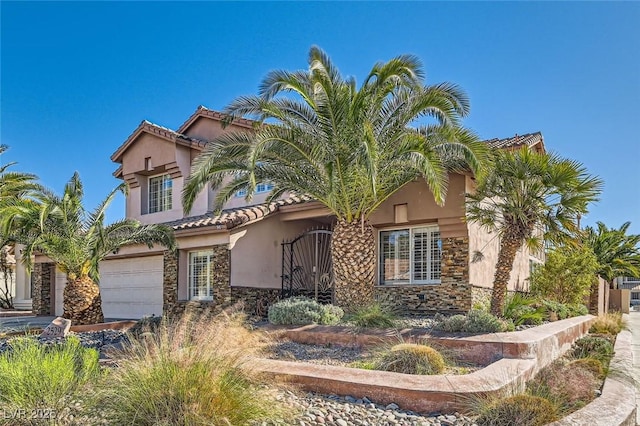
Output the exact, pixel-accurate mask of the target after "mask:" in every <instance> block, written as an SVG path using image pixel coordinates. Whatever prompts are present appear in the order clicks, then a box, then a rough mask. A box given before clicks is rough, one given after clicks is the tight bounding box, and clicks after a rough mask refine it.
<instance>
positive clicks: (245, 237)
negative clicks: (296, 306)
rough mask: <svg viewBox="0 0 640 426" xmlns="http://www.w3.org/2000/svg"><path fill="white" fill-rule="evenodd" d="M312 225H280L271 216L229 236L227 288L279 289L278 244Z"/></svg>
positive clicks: (277, 220) (305, 223) (279, 248)
mask: <svg viewBox="0 0 640 426" xmlns="http://www.w3.org/2000/svg"><path fill="white" fill-rule="evenodd" d="M313 226H314V222H313V221H311V220H299V221H291V222H282V221H280V219H279V217H278V216H277V215H276V216H272V217H270V218H267V219H264V220H262V221H260V222H257V223H254V224H252V225H251V226H247V227H243V228H240V229H238V230H236V231H234V232H233V233H232V234H231V240H232V241H234V244H233V248H232V249H231V286H232V287H237V286H240V287H259V288H280V287H281V285H282V280H281V278H280V275H281V274H282V246H281V244H282V241H283V240H284V239H289V238H293V237H296V236H298V235H299V234H301V233H303V232H305V231H307V230H309V229H311V228H312V227H313Z"/></svg>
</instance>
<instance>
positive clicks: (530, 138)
mask: <svg viewBox="0 0 640 426" xmlns="http://www.w3.org/2000/svg"><path fill="white" fill-rule="evenodd" d="M484 143H486V144H488V145H489V147H491V148H495V149H498V148H515V147H519V146H522V145H526V146H528V147H532V146H534V145H537V144H539V143H542V144H544V139H543V138H542V133H540V132H535V133H526V134H524V135H518V134H516V135H515V136H511V137H509V138H504V139H498V138H494V139H488V140H486V141H484Z"/></svg>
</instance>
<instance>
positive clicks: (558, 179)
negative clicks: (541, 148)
mask: <svg viewBox="0 0 640 426" xmlns="http://www.w3.org/2000/svg"><path fill="white" fill-rule="evenodd" d="M477 182H478V184H477V187H476V189H475V192H473V193H470V194H467V219H468V220H469V221H472V222H477V223H478V224H480V226H482V227H484V228H486V229H487V230H489V231H494V232H496V235H498V236H499V238H500V239H499V241H500V243H499V244H500V248H499V251H498V260H497V262H496V268H495V274H494V279H493V292H492V297H491V313H492V314H494V315H502V310H503V307H504V301H505V297H506V293H507V284H508V283H509V279H510V276H511V270H512V269H513V262H514V259H515V257H516V253H517V251H518V249H520V247H522V246H523V245H524V244H526V245H527V246H528V247H529V249H539V248H541V247H542V244H543V241H544V240H549V241H556V242H558V241H561V240H565V239H567V237H568V236H571V235H572V234H573V233H575V232H576V231H577V230H578V227H577V226H576V225H577V223H578V217H579V216H580V215H582V214H584V213H585V212H586V211H587V206H588V204H589V203H591V202H593V201H595V200H597V197H598V195H599V194H600V192H601V188H602V181H601V180H600V179H598V178H596V177H592V176H590V175H588V174H587V172H586V170H585V168H584V167H583V166H582V165H581V164H579V163H578V162H576V161H571V160H566V159H563V158H560V157H558V156H557V155H553V154H547V153H540V152H536V151H534V150H532V149H530V148H529V147H528V146H523V147H522V148H521V149H518V150H509V151H507V150H503V151H498V152H497V153H496V155H495V159H494V161H493V168H492V170H491V171H490V172H489V173H486V174H483V175H482V176H480V178H479V179H478V181H477ZM537 229H541V230H544V232H542V233H541V235H537V232H536V230H537Z"/></svg>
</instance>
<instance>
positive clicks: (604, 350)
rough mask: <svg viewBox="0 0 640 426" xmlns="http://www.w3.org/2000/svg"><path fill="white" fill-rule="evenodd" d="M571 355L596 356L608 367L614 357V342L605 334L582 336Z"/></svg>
mask: <svg viewBox="0 0 640 426" xmlns="http://www.w3.org/2000/svg"><path fill="white" fill-rule="evenodd" d="M571 356H573V357H574V358H595V359H597V360H598V361H600V362H601V363H602V365H603V366H604V367H605V368H606V367H607V366H608V365H609V361H610V360H611V358H612V357H613V343H612V341H611V340H610V339H608V338H607V337H604V336H603V335H589V336H585V337H582V338H580V339H578V340H576V342H575V343H574V345H573V349H572V350H571Z"/></svg>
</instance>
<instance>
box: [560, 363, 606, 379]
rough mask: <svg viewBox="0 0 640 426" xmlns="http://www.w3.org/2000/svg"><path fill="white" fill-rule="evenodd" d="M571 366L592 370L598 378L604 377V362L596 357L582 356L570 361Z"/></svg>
mask: <svg viewBox="0 0 640 426" xmlns="http://www.w3.org/2000/svg"><path fill="white" fill-rule="evenodd" d="M568 366H569V368H582V369H583V370H588V371H590V372H591V373H592V374H593V375H594V376H595V377H596V378H598V379H602V378H604V374H605V371H604V367H603V366H602V363H601V362H600V361H598V360H597V359H595V358H580V359H574V360H573V361H571V362H569V365H568Z"/></svg>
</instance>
